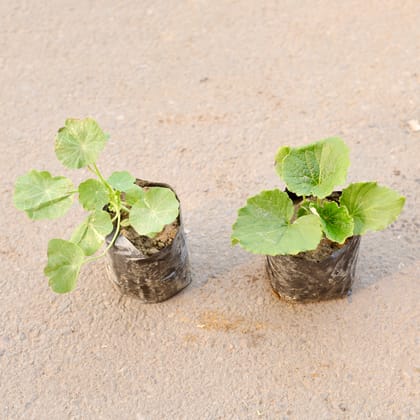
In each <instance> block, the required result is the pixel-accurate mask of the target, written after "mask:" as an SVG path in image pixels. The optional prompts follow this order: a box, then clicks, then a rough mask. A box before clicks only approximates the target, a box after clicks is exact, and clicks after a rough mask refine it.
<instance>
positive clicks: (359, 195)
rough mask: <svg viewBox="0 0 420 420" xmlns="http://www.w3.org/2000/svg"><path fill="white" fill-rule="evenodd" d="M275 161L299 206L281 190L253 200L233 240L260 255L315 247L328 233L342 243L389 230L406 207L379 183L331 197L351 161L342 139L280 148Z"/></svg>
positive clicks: (352, 187)
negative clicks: (366, 234)
mask: <svg viewBox="0 0 420 420" xmlns="http://www.w3.org/2000/svg"><path fill="white" fill-rule="evenodd" d="M275 165H276V171H277V173H278V175H279V176H280V178H282V179H283V181H284V182H285V184H286V187H287V190H288V191H289V192H292V193H294V194H296V195H297V196H298V197H300V198H301V200H300V201H299V203H298V204H296V202H295V204H294V203H293V201H292V200H291V199H290V198H289V195H288V194H287V192H282V191H280V190H278V189H274V190H270V191H263V192H261V193H260V194H258V195H256V196H254V197H251V198H249V199H248V201H247V203H246V205H245V207H243V208H241V209H240V210H239V211H238V218H237V220H236V222H235V224H234V225H233V232H232V244H234V245H235V244H239V245H240V246H241V247H243V248H244V249H246V250H247V251H250V252H252V253H255V254H264V255H295V254H298V253H299V252H303V251H310V250H314V249H316V248H317V247H318V245H319V243H320V241H321V239H322V238H323V237H325V238H328V239H329V240H331V241H333V242H336V243H339V244H343V243H344V242H345V241H346V239H347V238H349V237H350V236H353V235H363V234H364V233H366V232H367V231H369V230H371V231H378V230H381V229H385V228H386V227H387V226H388V225H389V224H391V223H392V222H393V221H395V220H396V218H397V217H398V215H399V214H400V212H401V210H402V208H403V206H404V202H405V198H404V197H402V196H400V195H399V194H398V193H397V192H395V191H393V190H391V189H390V188H387V187H383V186H379V185H378V184H377V183H376V182H358V183H354V184H350V185H349V186H348V187H347V188H345V189H344V190H343V191H342V193H341V195H338V196H337V197H334V196H331V194H332V193H333V191H334V188H335V187H336V186H337V185H341V184H343V183H344V182H345V180H346V175H347V169H348V167H349V165H350V159H349V150H348V148H347V146H346V144H345V143H344V142H343V141H342V140H341V139H339V138H328V139H325V140H321V141H318V142H315V143H312V144H309V145H307V146H303V147H296V148H291V147H288V146H284V147H281V148H280V149H279V150H278V152H277V155H276V158H275Z"/></svg>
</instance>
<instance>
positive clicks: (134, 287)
mask: <svg viewBox="0 0 420 420" xmlns="http://www.w3.org/2000/svg"><path fill="white" fill-rule="evenodd" d="M136 184H137V185H139V186H141V187H164V188H169V189H171V190H172V191H174V190H173V188H172V187H170V186H169V185H167V184H162V183H154V182H148V181H144V180H140V179H137V181H136ZM174 193H175V191H174ZM175 195H176V193H175ZM177 198H178V197H177ZM178 201H179V200H178ZM178 224H179V226H178V231H177V233H176V235H175V238H174V239H173V241H172V242H171V244H169V245H168V246H166V247H165V248H163V249H161V250H160V251H159V252H157V253H156V254H154V255H152V256H150V257H147V256H144V255H143V254H142V253H141V252H140V250H138V249H137V248H136V247H135V246H134V245H133V244H132V243H131V242H130V241H129V240H128V239H127V238H125V237H124V236H123V235H118V237H117V239H116V241H115V243H114V245H113V246H112V247H111V248H110V249H109V251H108V256H107V269H108V270H107V271H108V273H109V276H110V278H111V281H112V282H113V283H114V285H115V286H116V287H117V288H118V290H119V291H120V292H121V293H122V294H124V295H130V296H134V297H136V298H138V299H140V300H141V301H142V302H144V303H157V302H162V301H164V300H167V299H169V298H170V297H172V296H174V295H175V294H176V293H178V292H180V291H181V290H182V289H183V288H184V287H186V286H187V285H188V284H189V283H190V282H191V274H190V266H189V258H188V249H187V244H186V240H185V233H184V228H183V222H182V216H181V208H180V210H179V216H178ZM112 235H113V233H111V234H110V235H108V237H107V238H106V241H107V243H109V242H110V241H111V240H112Z"/></svg>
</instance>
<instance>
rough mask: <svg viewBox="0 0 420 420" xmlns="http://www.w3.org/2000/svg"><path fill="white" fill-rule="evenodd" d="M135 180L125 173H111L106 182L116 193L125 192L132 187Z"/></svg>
mask: <svg viewBox="0 0 420 420" xmlns="http://www.w3.org/2000/svg"><path fill="white" fill-rule="evenodd" d="M135 181H136V178H135V177H134V176H133V175H131V174H130V173H129V172H127V171H121V172H113V173H112V174H111V176H110V177H109V178H108V180H107V182H108V184H109V185H111V187H112V188H114V189H116V190H117V191H127V190H128V189H130V188H132V187H133V184H134V182H135Z"/></svg>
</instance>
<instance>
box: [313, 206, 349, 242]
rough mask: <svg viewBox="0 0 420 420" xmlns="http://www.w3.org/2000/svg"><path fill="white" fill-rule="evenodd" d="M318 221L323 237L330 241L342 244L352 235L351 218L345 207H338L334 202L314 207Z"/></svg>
mask: <svg viewBox="0 0 420 420" xmlns="http://www.w3.org/2000/svg"><path fill="white" fill-rule="evenodd" d="M314 207H315V209H316V211H317V213H318V215H319V217H320V219H321V226H322V230H323V231H324V233H325V236H326V237H327V238H328V239H330V240H331V241H334V242H338V243H339V244H342V243H343V242H344V241H345V240H346V239H347V238H348V237H350V236H352V235H353V228H354V223H353V218H352V217H351V216H350V215H349V212H348V211H347V208H346V207H339V206H338V204H337V203H336V202H334V201H330V202H326V203H324V204H323V205H322V206H318V205H316V204H315V205H314Z"/></svg>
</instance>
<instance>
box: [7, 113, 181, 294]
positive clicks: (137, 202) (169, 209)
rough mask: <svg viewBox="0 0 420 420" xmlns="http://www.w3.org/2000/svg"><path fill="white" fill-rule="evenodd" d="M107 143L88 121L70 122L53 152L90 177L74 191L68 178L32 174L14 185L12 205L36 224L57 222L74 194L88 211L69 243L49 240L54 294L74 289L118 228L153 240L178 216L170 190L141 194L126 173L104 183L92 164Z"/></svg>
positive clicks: (153, 189) (48, 272)
mask: <svg viewBox="0 0 420 420" xmlns="http://www.w3.org/2000/svg"><path fill="white" fill-rule="evenodd" d="M107 140H108V135H106V134H105V133H104V132H103V131H102V129H101V128H100V127H99V125H98V124H97V123H96V122H95V121H94V120H93V119H91V118H86V119H83V120H78V119H68V120H67V121H66V122H65V126H64V127H63V128H60V129H59V130H58V134H57V137H56V141H55V153H56V156H57V158H58V159H59V160H60V162H61V163H62V164H63V165H64V166H65V167H67V168H70V169H80V168H86V169H87V170H88V171H89V172H91V173H92V174H93V175H94V178H89V179H87V180H85V181H84V182H82V183H81V184H80V185H79V186H78V188H77V189H75V188H74V186H73V183H72V181H71V180H70V179H68V178H66V177H64V176H52V175H51V174H50V173H49V172H47V171H36V170H32V171H30V172H29V173H27V174H26V175H23V176H21V177H19V178H18V179H17V181H16V185H15V191H14V204H15V206H16V207H17V208H18V209H19V210H23V211H24V212H26V214H27V215H28V216H29V217H30V218H31V219H34V220H39V219H56V218H58V217H61V216H63V215H64V214H66V213H67V211H68V210H69V209H70V207H71V206H72V203H73V198H74V196H75V195H77V196H78V199H79V203H80V204H81V205H82V207H83V208H84V209H85V210H86V211H88V212H89V215H88V216H87V218H86V219H85V221H84V222H83V223H82V224H81V225H79V226H78V227H77V228H76V230H75V231H74V232H73V234H72V236H71V238H70V240H64V239H51V240H50V241H49V243H48V263H47V266H46V267H45V270H44V272H45V275H46V276H47V277H48V278H49V284H50V286H51V288H52V289H53V290H54V291H55V292H57V293H65V292H69V291H71V290H72V289H74V287H75V286H76V282H77V278H78V275H79V272H80V269H81V267H82V265H83V264H86V263H88V262H90V261H94V260H96V259H98V258H101V257H103V256H104V255H105V254H106V252H107V250H108V249H109V248H110V247H112V246H113V244H114V242H115V240H116V238H117V236H118V234H119V232H120V227H121V226H129V225H131V226H132V227H133V228H134V229H135V231H136V232H137V233H138V234H139V235H145V236H148V237H150V238H153V237H154V236H155V235H156V234H157V233H159V232H160V231H162V229H163V228H164V226H165V225H166V224H169V223H172V222H173V221H174V220H175V219H176V218H177V217H178V213H179V202H178V200H177V198H176V196H175V194H174V193H173V191H171V190H170V189H168V188H161V187H150V188H147V189H142V188H141V187H139V186H138V185H136V184H135V181H136V178H135V177H134V176H132V175H131V174H130V173H128V172H126V171H122V172H114V173H112V174H111V176H109V177H108V178H107V179H105V177H104V176H103V174H102V173H101V172H100V170H99V168H98V166H97V164H96V161H97V158H98V156H99V153H100V152H101V151H102V149H103V148H104V146H105V144H106V142H107ZM112 232H113V234H112V240H111V241H110V242H109V244H108V246H107V247H106V249H105V250H104V251H103V252H102V253H100V254H99V255H94V254H95V253H96V252H97V251H98V250H99V249H100V248H101V246H102V244H103V243H104V240H105V237H106V236H107V235H109V234H111V233H112Z"/></svg>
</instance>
